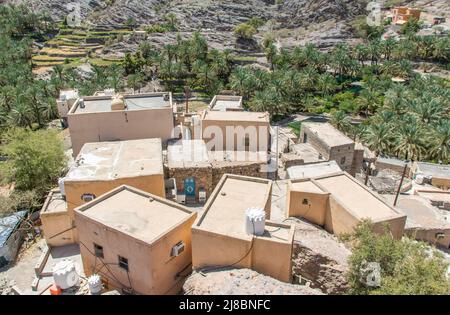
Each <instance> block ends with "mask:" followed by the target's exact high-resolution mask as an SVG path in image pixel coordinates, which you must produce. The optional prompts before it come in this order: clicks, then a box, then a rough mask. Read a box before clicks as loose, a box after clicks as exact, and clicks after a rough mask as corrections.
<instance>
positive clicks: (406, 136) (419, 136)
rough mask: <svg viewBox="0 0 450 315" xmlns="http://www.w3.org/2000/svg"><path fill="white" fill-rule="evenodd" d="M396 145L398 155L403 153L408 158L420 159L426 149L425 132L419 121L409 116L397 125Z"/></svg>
mask: <svg viewBox="0 0 450 315" xmlns="http://www.w3.org/2000/svg"><path fill="white" fill-rule="evenodd" d="M395 137H396V141H395V142H396V146H395V149H394V150H395V152H396V153H397V155H402V156H404V158H405V159H406V160H408V159H413V160H420V158H421V156H422V154H423V152H424V151H425V143H424V134H423V131H422V127H421V126H420V125H419V124H418V123H417V121H416V120H415V119H414V118H413V117H411V116H407V117H406V118H405V119H404V120H402V121H401V122H400V125H399V126H397V128H396V132H395Z"/></svg>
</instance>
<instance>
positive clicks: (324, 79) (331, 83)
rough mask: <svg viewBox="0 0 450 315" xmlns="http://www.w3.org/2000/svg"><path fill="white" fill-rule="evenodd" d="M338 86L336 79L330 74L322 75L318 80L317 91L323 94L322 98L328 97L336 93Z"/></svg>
mask: <svg viewBox="0 0 450 315" xmlns="http://www.w3.org/2000/svg"><path fill="white" fill-rule="evenodd" d="M336 85H337V83H336V80H335V78H334V77H333V76H332V75H330V74H328V73H324V74H321V75H319V76H318V78H317V90H318V91H319V93H321V94H322V96H325V95H328V94H330V93H331V92H333V91H335V90H336Z"/></svg>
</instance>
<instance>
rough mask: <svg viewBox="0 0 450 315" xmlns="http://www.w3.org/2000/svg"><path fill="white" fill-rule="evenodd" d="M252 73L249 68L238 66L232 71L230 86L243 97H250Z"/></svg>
mask: <svg viewBox="0 0 450 315" xmlns="http://www.w3.org/2000/svg"><path fill="white" fill-rule="evenodd" d="M250 78H251V74H250V71H249V70H248V69H247V68H244V67H237V68H235V69H234V71H233V72H232V73H231V77H230V87H231V89H233V90H235V91H237V92H238V93H239V94H240V95H242V97H243V98H245V99H248V96H249V94H250V90H249V84H248V82H249V81H251V80H250Z"/></svg>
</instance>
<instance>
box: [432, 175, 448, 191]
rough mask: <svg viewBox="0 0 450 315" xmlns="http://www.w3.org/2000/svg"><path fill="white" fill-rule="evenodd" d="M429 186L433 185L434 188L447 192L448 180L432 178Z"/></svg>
mask: <svg viewBox="0 0 450 315" xmlns="http://www.w3.org/2000/svg"><path fill="white" fill-rule="evenodd" d="M431 185H433V186H434V187H437V188H440V189H443V190H449V188H450V178H439V177H433V178H431Z"/></svg>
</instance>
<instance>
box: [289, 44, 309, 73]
mask: <svg viewBox="0 0 450 315" xmlns="http://www.w3.org/2000/svg"><path fill="white" fill-rule="evenodd" d="M291 64H292V65H293V66H294V68H295V69H297V70H300V69H301V68H303V67H306V65H307V56H306V53H305V51H304V50H303V49H302V48H300V47H295V48H294V50H293V51H292V53H291Z"/></svg>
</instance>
